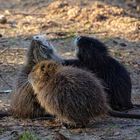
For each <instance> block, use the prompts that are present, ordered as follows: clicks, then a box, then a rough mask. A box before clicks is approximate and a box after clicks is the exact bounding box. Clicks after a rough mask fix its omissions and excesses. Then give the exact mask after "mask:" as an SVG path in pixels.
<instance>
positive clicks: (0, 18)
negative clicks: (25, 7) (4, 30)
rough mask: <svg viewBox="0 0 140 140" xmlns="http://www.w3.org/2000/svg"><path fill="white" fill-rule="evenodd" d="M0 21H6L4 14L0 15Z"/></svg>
mask: <svg viewBox="0 0 140 140" xmlns="http://www.w3.org/2000/svg"><path fill="white" fill-rule="evenodd" d="M0 23H1V24H5V23H7V19H6V17H5V16H4V15H0Z"/></svg>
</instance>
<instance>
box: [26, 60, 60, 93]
mask: <svg viewBox="0 0 140 140" xmlns="http://www.w3.org/2000/svg"><path fill="white" fill-rule="evenodd" d="M60 67H61V65H60V64H58V63H56V62H54V61H51V60H50V61H47V60H45V61H41V62H40V63H38V64H36V65H35V66H34V67H33V69H32V71H31V72H30V74H29V75H28V81H29V83H31V85H32V86H33V89H34V90H35V91H40V89H42V87H44V86H45V85H47V82H48V81H49V80H50V79H51V78H52V77H53V76H54V74H55V73H56V72H57V70H58V68H60Z"/></svg>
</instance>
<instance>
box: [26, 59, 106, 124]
mask: <svg viewBox="0 0 140 140" xmlns="http://www.w3.org/2000/svg"><path fill="white" fill-rule="evenodd" d="M28 80H29V82H30V83H31V85H32V87H33V89H34V91H35V92H34V94H35V95H36V97H37V99H38V101H39V103H40V105H41V106H42V107H43V108H45V110H46V112H48V113H50V114H51V115H55V116H57V117H58V119H59V120H60V121H61V122H64V123H67V124H70V125H74V126H75V125H77V124H78V125H80V126H85V125H86V124H87V123H88V122H89V121H90V120H92V119H94V118H96V117H97V116H104V115H105V114H106V113H107V110H108V106H107V103H106V98H105V93H104V89H103V87H102V85H101V83H100V81H99V80H98V79H97V78H96V76H95V75H93V74H91V73H90V72H87V71H84V70H81V69H78V68H73V67H69V66H62V65H61V64H58V63H56V62H54V61H42V62H40V63H38V64H37V65H36V66H35V67H34V68H33V70H32V71H31V72H30V74H29V76H28Z"/></svg>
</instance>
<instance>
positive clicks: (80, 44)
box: [75, 36, 107, 60]
mask: <svg viewBox="0 0 140 140" xmlns="http://www.w3.org/2000/svg"><path fill="white" fill-rule="evenodd" d="M75 44H76V46H77V52H76V53H77V56H78V58H79V59H80V60H82V59H84V58H86V60H87V59H91V58H93V57H94V56H95V57H96V56H98V55H106V54H107V48H106V46H105V45H104V44H103V43H102V42H100V41H99V40H97V39H95V38H92V37H87V36H79V37H77V38H76V39H75Z"/></svg>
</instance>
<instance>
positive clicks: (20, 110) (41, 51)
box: [11, 36, 57, 118]
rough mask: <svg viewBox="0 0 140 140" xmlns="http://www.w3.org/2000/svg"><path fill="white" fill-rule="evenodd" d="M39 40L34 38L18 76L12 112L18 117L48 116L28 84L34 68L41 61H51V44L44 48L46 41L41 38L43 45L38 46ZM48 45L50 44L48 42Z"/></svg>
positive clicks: (13, 95)
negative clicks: (29, 75)
mask: <svg viewBox="0 0 140 140" xmlns="http://www.w3.org/2000/svg"><path fill="white" fill-rule="evenodd" d="M37 40H38V36H34V37H33V40H32V42H31V45H30V47H29V49H28V52H27V56H26V63H25V64H24V66H23V67H22V69H21V70H20V72H19V74H18V76H17V80H16V86H15V87H14V92H13V94H12V99H11V110H12V114H13V116H16V117H22V118H35V117H42V116H44V115H45V114H46V112H45V111H44V109H43V108H42V107H41V106H40V105H39V103H38V101H37V99H36V96H35V95H34V90H33V89H32V86H31V85H30V83H28V74H29V73H30V72H31V70H32V68H33V66H34V65H35V64H36V63H38V62H40V61H41V60H45V59H49V54H50V49H49V46H51V44H48V46H47V47H45V46H43V42H44V41H46V40H43V37H42V36H39V40H41V43H42V44H38V41H37ZM46 43H49V42H48V41H47V42H45V44H46ZM52 47H53V46H51V48H52ZM46 49H47V51H46ZM45 52H47V54H45ZM56 56H57V55H55V57H56Z"/></svg>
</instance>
